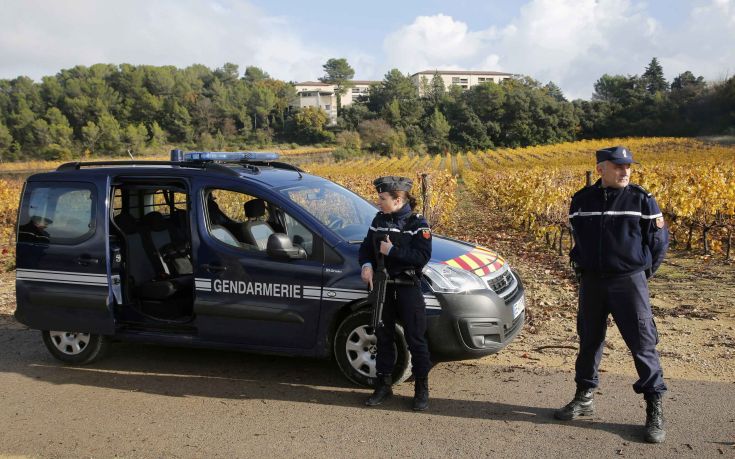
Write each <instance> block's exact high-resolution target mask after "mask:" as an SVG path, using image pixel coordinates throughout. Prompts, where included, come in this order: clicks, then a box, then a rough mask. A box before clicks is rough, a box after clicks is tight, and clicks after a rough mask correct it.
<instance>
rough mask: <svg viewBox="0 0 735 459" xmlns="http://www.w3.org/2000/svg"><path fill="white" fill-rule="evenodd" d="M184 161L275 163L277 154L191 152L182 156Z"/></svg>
mask: <svg viewBox="0 0 735 459" xmlns="http://www.w3.org/2000/svg"><path fill="white" fill-rule="evenodd" d="M182 159H183V160H184V161H232V162H237V161H265V162H267V161H275V160H277V159H278V153H266V152H257V151H191V152H188V153H184V154H183V158H182Z"/></svg>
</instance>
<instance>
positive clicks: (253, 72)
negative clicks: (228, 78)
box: [242, 65, 271, 84]
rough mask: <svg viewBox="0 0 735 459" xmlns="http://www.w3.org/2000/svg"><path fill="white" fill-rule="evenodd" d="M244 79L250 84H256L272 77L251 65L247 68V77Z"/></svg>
mask: <svg viewBox="0 0 735 459" xmlns="http://www.w3.org/2000/svg"><path fill="white" fill-rule="evenodd" d="M242 78H243V79H244V80H245V81H247V82H248V83H251V84H255V83H257V82H259V81H264V80H270V78H271V76H270V75H268V73H267V72H265V71H264V70H263V69H261V68H260V67H255V66H253V65H249V66H247V67H245V75H243V77H242Z"/></svg>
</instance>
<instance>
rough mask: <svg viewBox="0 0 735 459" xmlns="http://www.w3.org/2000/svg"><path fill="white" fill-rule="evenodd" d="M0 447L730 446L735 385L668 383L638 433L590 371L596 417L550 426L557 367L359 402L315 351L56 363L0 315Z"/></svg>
mask: <svg viewBox="0 0 735 459" xmlns="http://www.w3.org/2000/svg"><path fill="white" fill-rule="evenodd" d="M0 349H2V351H1V352H0V387H1V388H2V390H1V391H0V455H3V456H4V455H27V456H33V457H38V456H41V457H113V456H124V457H255V456H257V457H304V456H306V457H316V456H318V457H365V456H368V457H370V456H375V457H387V456H409V457H446V456H462V457H469V456H471V457H481V456H496V457H497V456H501V457H538V458H540V457H560V456H565V457H590V455H592V454H593V455H595V456H600V457H610V456H615V457H619V456H626V457H646V458H653V457H672V456H691V457H695V456H696V457H735V446H733V445H734V444H735V384H733V383H732V382H700V381H686V380H669V381H668V383H669V385H670V392H669V395H667V397H666V400H665V413H666V417H667V421H668V439H667V442H666V443H664V444H662V445H648V444H646V443H644V442H643V440H642V435H641V424H642V423H643V421H644V418H645V413H644V404H643V400H642V398H641V397H640V396H637V395H635V394H634V393H633V391H632V389H631V384H632V382H633V378H631V377H630V376H620V375H613V374H609V373H604V374H603V386H602V388H601V390H600V391H599V392H598V395H597V406H598V414H597V415H596V416H594V417H593V418H591V419H588V420H584V421H573V422H570V423H562V422H558V421H555V420H554V419H553V418H552V412H553V409H554V408H556V407H558V406H559V405H562V404H564V403H566V402H567V401H568V399H569V397H570V396H571V395H572V392H573V382H572V374H571V368H570V369H569V370H565V371H561V370H555V369H548V368H531V367H524V366H521V365H515V366H513V365H507V364H501V363H500V362H495V361H494V360H493V359H494V358H493V357H488V358H486V359H485V360H484V361H482V362H477V361H469V362H454V363H444V364H439V365H438V366H437V367H436V368H435V369H434V370H433V371H432V374H431V384H430V386H431V396H432V398H431V407H430V410H429V411H428V412H426V413H414V412H411V411H410V410H409V409H408V407H409V404H410V396H411V395H412V387H411V385H410V384H403V385H401V386H399V387H398V389H397V393H398V396H397V397H394V398H393V399H392V400H391V401H390V402H389V403H387V404H385V405H384V406H381V407H378V408H373V409H368V408H364V407H363V406H362V402H363V400H364V398H365V397H366V396H367V394H368V391H367V390H366V389H360V388H356V387H354V386H351V385H350V384H349V383H348V382H347V381H346V380H344V379H343V378H342V377H341V376H340V375H339V373H338V372H337V370H336V367H335V366H334V365H333V364H332V363H330V362H327V361H318V360H308V359H296V358H286V357H267V356H254V355H249V354H243V353H236V352H221V351H211V350H192V349H181V348H168V347H160V346H146V345H139V344H127V343H117V344H114V345H113V346H112V347H111V349H110V352H109V353H108V354H107V356H106V357H105V358H104V359H103V360H101V361H100V362H98V363H96V364H93V365H92V366H87V367H68V366H63V365H60V364H59V363H57V362H56V361H55V360H54V359H53V358H52V357H51V356H50V355H49V354H48V353H47V351H46V349H45V348H44V347H43V344H42V343H41V339H40V334H39V333H38V332H36V331H30V330H23V329H20V327H2V328H0Z"/></svg>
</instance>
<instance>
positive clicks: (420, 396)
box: [413, 377, 429, 411]
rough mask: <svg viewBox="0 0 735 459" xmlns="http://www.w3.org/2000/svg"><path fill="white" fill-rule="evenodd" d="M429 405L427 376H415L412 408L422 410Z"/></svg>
mask: <svg viewBox="0 0 735 459" xmlns="http://www.w3.org/2000/svg"><path fill="white" fill-rule="evenodd" d="M428 407H429V378H428V377H423V378H416V382H415V383H414V393H413V410H414V411H424V410H426V409H427V408H428Z"/></svg>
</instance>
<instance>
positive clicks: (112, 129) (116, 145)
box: [97, 113, 122, 155]
mask: <svg viewBox="0 0 735 459" xmlns="http://www.w3.org/2000/svg"><path fill="white" fill-rule="evenodd" d="M97 126H98V127H99V131H100V132H99V134H100V136H99V142H98V148H99V149H100V150H102V151H103V152H104V153H105V154H109V155H116V154H118V153H120V152H121V149H122V142H121V130H120V123H118V122H117V120H116V119H115V117H114V116H112V115H111V114H109V113H105V114H103V115H102V116H100V119H99V120H98V121H97Z"/></svg>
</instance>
